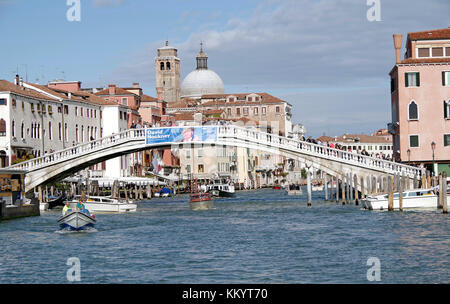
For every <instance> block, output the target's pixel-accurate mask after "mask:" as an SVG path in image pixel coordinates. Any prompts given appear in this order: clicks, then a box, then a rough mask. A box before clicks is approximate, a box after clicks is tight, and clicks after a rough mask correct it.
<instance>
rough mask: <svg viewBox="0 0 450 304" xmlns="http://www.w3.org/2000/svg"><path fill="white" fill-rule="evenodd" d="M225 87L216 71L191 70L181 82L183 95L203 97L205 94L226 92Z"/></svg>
mask: <svg viewBox="0 0 450 304" xmlns="http://www.w3.org/2000/svg"><path fill="white" fill-rule="evenodd" d="M224 93H225V88H224V85H223V82H222V79H220V77H219V75H217V74H216V73H215V72H214V71H211V70H208V69H197V70H194V71H192V72H190V73H189V74H188V75H187V76H186V78H184V80H183V83H182V84H181V97H201V96H202V95H205V94H224Z"/></svg>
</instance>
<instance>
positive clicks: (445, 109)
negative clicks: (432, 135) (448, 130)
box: [444, 100, 450, 119]
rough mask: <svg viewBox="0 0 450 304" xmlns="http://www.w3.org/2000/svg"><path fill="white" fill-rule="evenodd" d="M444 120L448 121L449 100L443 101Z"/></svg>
mask: <svg viewBox="0 0 450 304" xmlns="http://www.w3.org/2000/svg"><path fill="white" fill-rule="evenodd" d="M444 118H445V119H450V100H448V101H446V100H444Z"/></svg>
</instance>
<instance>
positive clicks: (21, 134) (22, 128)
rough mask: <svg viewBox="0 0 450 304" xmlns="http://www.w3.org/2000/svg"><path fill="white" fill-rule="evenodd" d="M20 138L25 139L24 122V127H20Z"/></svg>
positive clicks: (23, 125)
mask: <svg viewBox="0 0 450 304" xmlns="http://www.w3.org/2000/svg"><path fill="white" fill-rule="evenodd" d="M20 138H22V139H24V138H25V124H24V123H23V122H22V126H21V127H20Z"/></svg>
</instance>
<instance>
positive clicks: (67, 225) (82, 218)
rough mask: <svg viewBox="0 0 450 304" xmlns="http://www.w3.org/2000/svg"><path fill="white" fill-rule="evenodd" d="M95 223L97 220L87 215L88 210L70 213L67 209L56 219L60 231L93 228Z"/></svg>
mask: <svg viewBox="0 0 450 304" xmlns="http://www.w3.org/2000/svg"><path fill="white" fill-rule="evenodd" d="M73 210H75V209H73ZM96 223H97V220H96V219H95V217H94V216H93V215H91V214H90V213H89V211H88V210H81V211H72V210H71V209H69V210H68V212H66V214H65V215H63V216H61V217H60V218H59V219H58V224H59V227H60V228H61V229H68V230H72V231H80V230H86V229H89V228H94V225H95V224H96Z"/></svg>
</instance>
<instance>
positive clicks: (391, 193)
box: [387, 175, 394, 211]
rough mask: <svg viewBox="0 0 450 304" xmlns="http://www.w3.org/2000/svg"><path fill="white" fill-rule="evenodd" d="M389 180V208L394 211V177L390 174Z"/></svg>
mask: <svg viewBox="0 0 450 304" xmlns="http://www.w3.org/2000/svg"><path fill="white" fill-rule="evenodd" d="M388 181H389V183H388V185H387V186H388V193H389V194H388V210H389V211H394V177H393V176H392V175H391V176H389V177H388Z"/></svg>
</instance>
